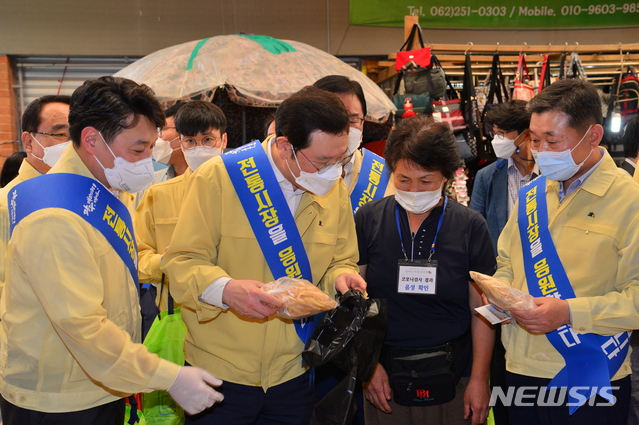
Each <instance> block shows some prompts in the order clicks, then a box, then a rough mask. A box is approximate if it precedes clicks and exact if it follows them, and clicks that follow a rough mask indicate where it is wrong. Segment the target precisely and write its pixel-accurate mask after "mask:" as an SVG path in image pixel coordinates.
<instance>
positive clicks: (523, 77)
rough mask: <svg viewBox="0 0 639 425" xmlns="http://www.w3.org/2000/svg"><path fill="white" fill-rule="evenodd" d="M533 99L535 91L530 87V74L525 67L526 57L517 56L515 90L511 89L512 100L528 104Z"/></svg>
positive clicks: (522, 55)
mask: <svg viewBox="0 0 639 425" xmlns="http://www.w3.org/2000/svg"><path fill="white" fill-rule="evenodd" d="M533 97H535V91H534V90H533V87H532V85H530V74H529V73H528V66H527V65H526V55H524V54H523V53H522V54H520V55H519V64H518V65H517V74H516V75H515V88H514V89H513V99H516V100H524V101H526V102H528V101H529V100H530V99H532V98H533Z"/></svg>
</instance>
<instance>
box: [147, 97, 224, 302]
mask: <svg viewBox="0 0 639 425" xmlns="http://www.w3.org/2000/svg"><path fill="white" fill-rule="evenodd" d="M175 126H176V128H177V133H176V134H177V137H178V140H180V139H181V142H180V145H181V147H180V151H181V152H183V153H184V156H185V157H186V161H187V162H188V164H189V167H188V168H187V170H186V171H185V172H184V173H183V174H182V175H181V176H178V177H176V178H174V179H171V180H169V181H166V182H164V183H160V184H157V185H153V186H151V187H150V188H149V189H148V190H147V191H146V194H145V195H144V198H143V199H142V201H141V202H140V205H139V206H138V208H137V210H136V214H135V234H136V236H137V238H138V253H139V254H138V273H139V276H140V282H141V283H142V284H146V283H152V284H153V286H154V287H157V285H158V284H159V283H160V282H161V281H162V270H161V269H160V259H161V258H162V255H163V254H164V251H165V250H166V248H167V247H168V246H169V243H170V242H171V236H172V235H173V230H174V229H175V225H176V223H177V221H178V216H179V214H180V207H181V205H182V200H183V199H184V192H185V190H186V186H187V183H188V181H189V178H190V177H191V174H192V173H193V172H194V171H195V170H196V169H197V168H198V167H199V166H200V165H201V164H202V163H203V162H204V161H206V160H208V159H210V158H213V157H215V156H218V155H220V154H221V153H222V150H223V149H224V148H225V147H226V118H225V117H224V113H223V112H222V110H221V109H220V108H219V107H217V106H216V105H213V104H212V103H210V102H204V101H201V100H197V101H193V102H189V103H187V104H185V105H184V106H182V107H181V108H180V109H179V111H178V112H177V114H176V115H175ZM154 152H155V148H154ZM165 283H166V284H168V282H167V281H166V280H165ZM152 292H153V293H156V292H157V291H156V290H155V288H154V289H153V291H152ZM162 294H163V295H162V300H158V304H159V305H160V310H161V311H164V310H166V309H167V300H168V287H167V288H164V289H163V291H162Z"/></svg>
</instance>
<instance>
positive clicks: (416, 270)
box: [397, 260, 437, 295]
mask: <svg viewBox="0 0 639 425" xmlns="http://www.w3.org/2000/svg"><path fill="white" fill-rule="evenodd" d="M397 280H398V281H397V292H398V293H400V294H429V295H434V294H435V293H436V292H437V261H436V260H431V261H428V260H414V261H408V260H399V264H398V279H397Z"/></svg>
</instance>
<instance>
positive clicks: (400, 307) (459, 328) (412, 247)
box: [355, 116, 495, 425]
mask: <svg viewBox="0 0 639 425" xmlns="http://www.w3.org/2000/svg"><path fill="white" fill-rule="evenodd" d="M456 144H457V142H456V141H455V137H454V136H453V133H452V132H451V130H450V128H449V127H448V125H446V124H443V123H436V122H435V121H434V120H433V119H432V118H428V117H426V116H418V117H415V118H410V119H406V120H402V122H401V123H400V124H399V126H398V127H397V128H396V129H395V130H393V131H392V132H391V133H390V135H389V137H388V141H387V143H386V150H385V152H384V153H385V155H384V156H385V158H386V163H387V164H388V167H389V169H390V170H391V172H392V182H393V184H394V186H395V195H394V196H387V197H385V198H383V199H379V200H376V201H373V202H370V203H368V204H366V205H364V206H362V207H361V208H360V209H359V210H358V211H357V214H356V215H355V222H356V228H357V239H358V243H359V254H360V260H359V264H360V272H361V273H362V275H363V276H364V277H365V279H366V281H367V282H368V294H369V296H371V297H373V298H382V299H386V301H387V305H388V331H387V333H386V340H385V341H384V346H383V348H382V354H381V356H380V361H379V364H378V365H377V367H376V368H375V371H374V373H373V376H372V377H371V379H370V381H369V382H367V383H365V384H364V395H365V396H366V399H367V400H368V401H369V403H365V406H364V413H365V416H366V424H367V425H384V424H388V425H394V424H407V425H411V424H415V425H417V424H426V423H433V424H452V425H456V424H460V425H461V424H472V425H477V424H482V423H484V421H485V420H486V417H487V415H488V410H489V407H488V401H489V399H490V391H489V388H488V371H489V364H490V356H491V351H492V348H493V338H494V332H493V330H492V329H491V327H490V325H489V324H487V323H486V322H484V321H482V320H480V319H479V318H477V317H476V316H475V314H474V313H475V312H474V308H475V307H479V306H480V305H481V304H482V303H481V296H480V292H479V290H478V288H477V287H476V286H475V285H474V284H473V283H472V282H471V281H470V276H469V272H470V271H471V270H482V271H483V272H484V273H488V274H492V272H493V271H494V270H495V257H494V255H493V248H492V246H491V242H490V236H489V234H488V227H487V226H486V221H485V220H484V218H483V217H482V216H481V215H480V214H479V213H477V212H475V211H473V210H471V209H469V208H467V207H464V206H462V205H460V204H458V203H457V202H455V201H452V200H450V199H448V197H446V196H445V195H443V193H442V190H443V188H444V186H445V183H446V181H447V180H448V179H451V178H453V177H454V175H455V171H456V170H457V168H458V167H459V161H460V158H459V152H458V149H457V147H456ZM471 353H472V356H471ZM471 357H472V369H471V373H470V377H463V374H464V371H465V370H466V368H467V367H468V366H470V363H471ZM407 358H408V359H414V360H411V361H410V362H408V361H407V364H406V365H404V366H402V364H403V359H407ZM411 371H413V372H412V373H411ZM414 373H417V374H418V375H413V374H414ZM407 375H408V376H412V377H413V378H415V379H413V378H406V376H407ZM468 418H471V420H470V421H467V419H468Z"/></svg>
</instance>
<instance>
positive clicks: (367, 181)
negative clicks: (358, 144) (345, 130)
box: [351, 149, 388, 214]
mask: <svg viewBox="0 0 639 425" xmlns="http://www.w3.org/2000/svg"><path fill="white" fill-rule="evenodd" d="M362 153H363V154H364V157H363V158H362V168H361V170H360V172H359V177H358V178H357V183H356V184H355V188H354V189H353V193H351V205H352V206H353V214H355V213H356V212H357V210H358V209H359V207H361V206H362V205H364V204H366V203H367V202H370V201H372V200H374V199H379V198H383V197H384V193H385V192H386V186H388V173H387V172H386V170H385V168H386V161H385V160H384V158H382V157H381V156H379V155H377V154H376V153H374V152H371V151H369V150H368V149H362Z"/></svg>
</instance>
